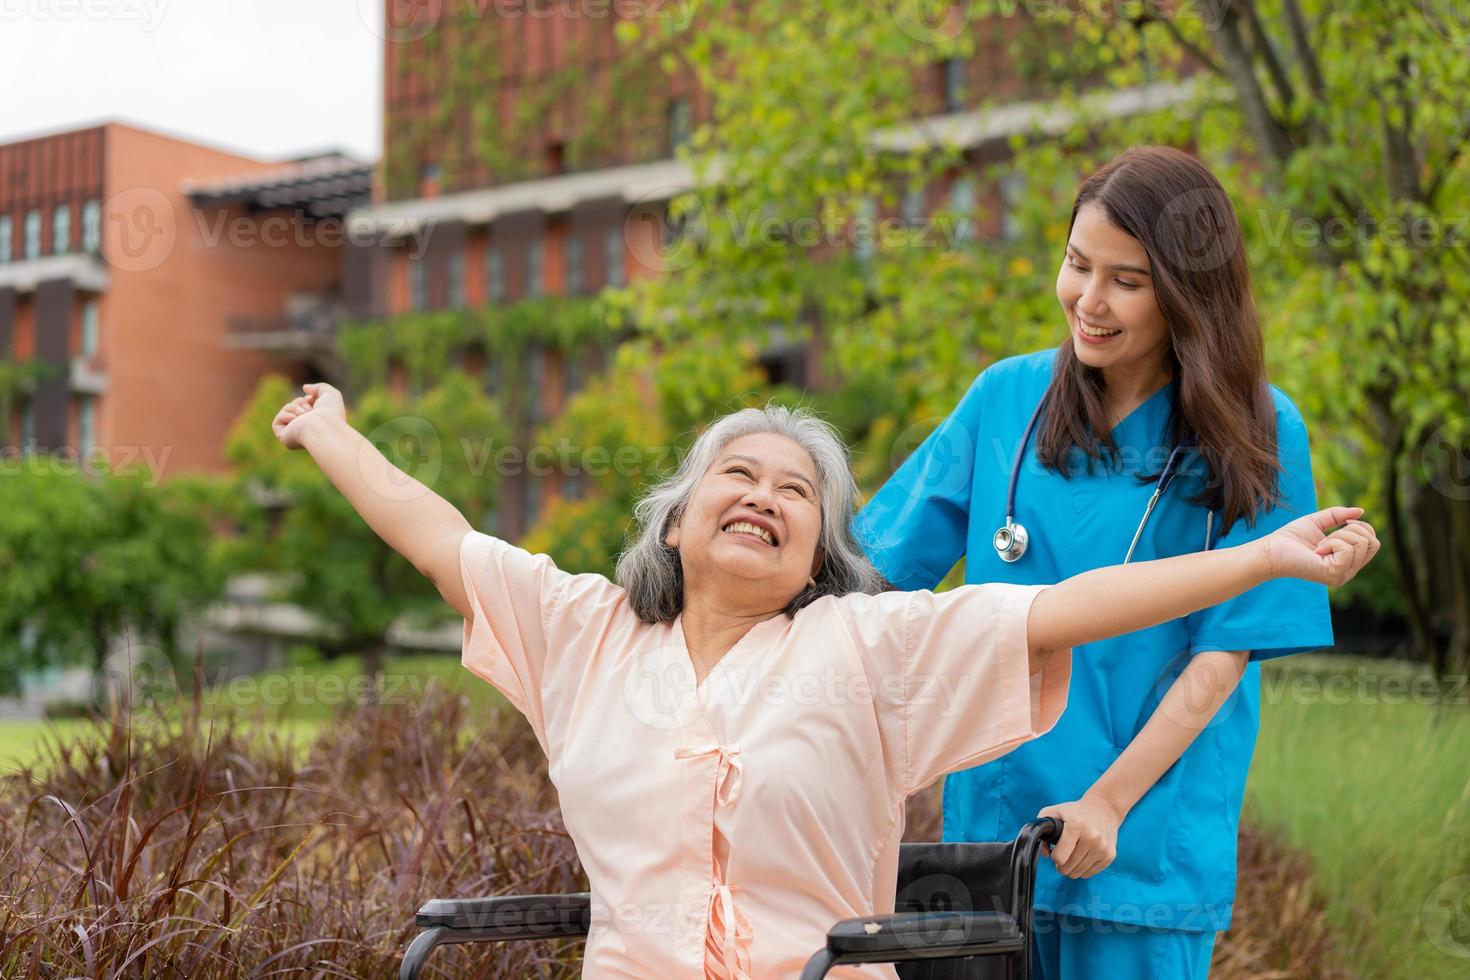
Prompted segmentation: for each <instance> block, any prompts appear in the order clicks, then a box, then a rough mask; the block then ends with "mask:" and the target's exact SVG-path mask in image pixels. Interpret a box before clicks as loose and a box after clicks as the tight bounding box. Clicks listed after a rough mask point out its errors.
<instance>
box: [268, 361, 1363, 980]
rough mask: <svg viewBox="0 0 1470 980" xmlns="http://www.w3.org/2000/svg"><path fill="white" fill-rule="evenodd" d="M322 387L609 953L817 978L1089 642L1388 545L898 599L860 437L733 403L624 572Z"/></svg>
mask: <svg viewBox="0 0 1470 980" xmlns="http://www.w3.org/2000/svg"><path fill="white" fill-rule="evenodd" d="M304 390H305V392H306V394H305V395H304V396H303V397H300V398H296V399H293V400H292V401H291V402H289V403H288V404H287V405H285V406H284V407H283V408H282V409H281V411H280V413H279V414H278V415H277V416H276V418H275V420H274V422H273V429H274V430H275V432H276V434H277V436H278V438H279V439H280V440H281V442H282V443H284V444H285V445H286V446H287V447H288V448H292V449H295V448H305V449H306V450H307V451H308V452H309V453H310V454H311V455H312V457H313V458H314V459H315V460H316V462H317V463H318V465H320V466H321V468H322V470H323V471H324V472H325V473H326V475H327V477H328V478H329V479H330V480H331V481H332V482H333V484H335V485H336V487H337V488H338V489H339V490H340V491H341V492H342V493H343V494H344V495H345V496H346V498H347V499H348V501H349V502H351V504H352V505H353V507H355V508H356V509H357V511H358V513H360V514H361V515H362V516H363V519H364V520H366V521H367V523H368V524H369V525H370V526H371V527H372V528H373V530H374V531H376V532H377V533H378V534H379V535H380V536H381V537H382V538H383V540H384V541H386V542H387V543H388V544H389V545H390V546H391V547H393V548H394V549H395V550H396V551H398V552H399V553H400V554H402V555H403V556H404V557H406V558H407V559H408V560H409V561H411V562H413V564H414V566H415V567H416V568H418V569H419V571H421V572H422V573H423V574H424V575H426V576H428V577H429V579H430V580H431V581H433V583H434V584H435V586H436V587H437V588H438V589H439V591H440V593H441V594H442V595H443V596H444V598H445V600H446V601H448V602H449V604H450V605H452V606H453V607H454V608H455V609H457V610H458V611H459V612H460V613H461V614H462V615H463V616H464V618H465V624H464V665H465V666H466V667H468V668H469V669H470V670H471V671H473V672H474V673H475V674H477V675H479V676H480V677H483V678H484V679H485V680H487V681H489V682H490V683H491V684H493V685H495V686H496V687H497V688H499V689H500V690H501V691H502V692H503V693H504V694H505V696H506V697H507V698H508V699H509V700H510V702H511V703H512V704H514V705H515V706H516V708H517V709H519V710H520V711H521V712H522V713H524V714H525V716H526V718H527V720H528V721H529V722H530V724H531V727H532V729H533V730H534V731H535V733H536V737H537V739H538V740H539V741H540V743H541V746H542V748H543V749H544V750H545V752H546V756H547V759H548V762H549V772H550V776H551V780H552V782H553V783H555V785H556V787H557V790H558V792H559V793H560V796H561V807H562V815H563V818H564V819H565V821H566V826H567V829H568V831H569V832H570V833H571V836H572V839H573V841H574V842H575V844H576V847H577V853H578V856H579V857H580V858H581V860H582V864H583V866H584V867H585V868H586V871H587V877H588V880H589V882H590V884H591V890H592V914H593V922H592V929H591V932H590V934H589V936H588V941H587V948H586V957H585V966H584V975H585V976H591V977H599V978H612V977H625V978H638V980H647V978H656V977H715V978H724V977H730V978H753V977H762V978H763V977H786V976H794V975H796V974H797V973H799V972H800V969H801V965H802V963H803V962H804V961H805V960H806V959H807V957H808V956H810V955H811V954H812V953H813V952H815V951H816V950H817V949H819V948H820V947H821V946H822V944H823V942H824V938H825V935H826V930H827V929H828V927H829V926H830V925H831V924H832V923H834V922H836V921H837V920H838V919H843V918H849V917H853V916H861V915H872V914H877V913H884V912H891V911H892V910H893V906H894V889H895V878H896V874H897V862H898V845H899V840H900V838H901V837H902V834H903V817H904V801H905V800H906V799H907V798H908V797H909V796H910V795H912V794H913V793H916V792H918V791H919V790H921V789H923V788H924V787H925V786H927V785H929V784H930V783H932V782H933V781H934V780H936V779H938V778H939V777H940V776H941V775H943V774H944V773H946V772H950V771H952V770H956V769H962V768H966V767H969V766H974V765H976V764H978V763H981V762H984V761H986V760H989V759H994V758H996V757H997V756H999V755H1001V754H1003V753H1005V752H1007V751H1009V750H1010V749H1012V748H1014V747H1015V746H1017V745H1019V744H1021V743H1022V742H1025V741H1027V740H1028V739H1032V738H1035V737H1037V736H1038V735H1041V734H1042V733H1044V732H1046V731H1047V730H1048V729H1050V728H1051V727H1052V725H1054V724H1055V722H1056V720H1057V717H1058V715H1059V714H1060V712H1061V711H1062V709H1063V707H1064V706H1065V704H1066V700H1067V684H1068V679H1069V677H1070V673H1071V648H1072V647H1073V646H1075V645H1080V644H1083V643H1088V642H1092V641H1095V640H1099V639H1102V638H1103V637H1108V636H1114V635H1117V634H1120V633H1126V632H1130V631H1132V630H1137V629H1141V628H1143V627H1146V626H1149V625H1152V624H1154V623H1159V622H1162V621H1166V620H1169V619H1173V618H1175V617H1178V616H1183V615H1186V614H1188V613H1189V612H1191V611H1193V610H1196V609H1200V608H1202V607H1205V606H1209V605H1213V604H1214V603H1217V602H1220V601H1222V600H1224V599H1227V598H1229V597H1231V596H1234V595H1237V594H1239V593H1241V592H1244V591H1245V590H1247V589H1249V588H1251V587H1253V586H1255V585H1258V584H1259V583H1261V582H1263V581H1265V580H1266V579H1269V578H1275V577H1284V576H1291V577H1299V578H1305V579H1310V580H1313V581H1317V582H1323V583H1327V584H1339V583H1342V582H1344V581H1346V580H1347V579H1349V578H1351V577H1352V576H1353V575H1354V574H1356V572H1357V571H1358V569H1359V568H1361V567H1362V565H1363V564H1364V563H1365V562H1366V561H1367V560H1368V559H1369V558H1371V557H1372V555H1373V554H1374V552H1375V551H1376V550H1377V548H1378V541H1377V539H1376V537H1375V536H1374V534H1373V530H1372V528H1371V527H1369V526H1368V525H1367V524H1365V523H1362V522H1359V521H1356V520H1354V518H1356V517H1358V516H1359V514H1361V511H1359V510H1358V509H1356V508H1345V507H1339V508H1334V509H1332V510H1329V511H1322V512H1319V513H1317V514H1313V515H1311V516H1308V517H1304V518H1301V519H1299V520H1297V521H1295V522H1293V523H1292V524H1289V525H1287V526H1286V527H1283V528H1282V529H1281V530H1279V531H1277V532H1276V533H1274V534H1271V535H1269V536H1267V537H1264V538H1261V539H1258V540H1257V541H1253V542H1251V543H1250V544H1248V545H1243V546H1240V547H1236V548H1222V549H1219V550H1217V551H1213V552H1208V553H1200V554H1191V555H1185V556H1182V557H1178V558H1169V559H1163V560H1158V561H1152V562H1140V563H1137V564H1134V565H1129V566H1126V567H1113V568H1102V569H1096V570H1093V571H1089V572H1087V573H1085V574H1082V575H1078V576H1076V577H1075V578H1072V579H1068V580H1067V581H1065V582H1062V583H1061V584H1059V585H1055V586H1050V587H1047V586H1040V585H1026V586H1021V585H969V586H965V587H962V588H958V589H955V590H953V591H950V592H946V593H943V594H935V593H933V592H930V591H915V592H887V593H882V594H876V595H875V594H871V593H874V592H875V591H876V590H877V589H878V588H879V584H880V579H879V577H878V575H877V574H876V572H875V571H874V569H873V567H872V566H871V565H869V564H868V562H867V561H866V560H865V559H864V557H863V555H862V552H861V551H860V550H859V548H858V546H857V543H856V541H855V540H854V538H853V537H852V533H851V531H850V529H849V525H850V523H851V518H852V515H853V508H854V505H855V503H856V500H857V492H856V487H855V485H854V481H853V476H852V472H851V469H850V466H849V462H848V457H847V452H846V450H845V448H844V447H843V445H842V443H841V441H840V440H839V439H838V438H837V436H836V435H835V433H834V432H833V431H832V430H831V428H830V427H828V426H827V425H826V424H825V423H824V422H821V421H819V420H817V419H815V418H813V417H811V416H808V415H806V414H804V413H802V412H799V411H789V410H787V409H783V408H777V407H768V408H766V409H763V410H760V409H746V410H744V411H741V412H737V413H735V414H733V415H729V416H726V417H724V418H722V419H720V420H718V421H717V422H715V423H714V424H713V425H711V426H710V427H709V428H708V429H707V430H706V431H705V432H704V433H703V434H702V435H701V436H700V437H699V438H698V440H697V441H696V442H695V443H694V446H693V448H692V450H691V452H690V453H689V455H688V456H687V457H685V458H684V460H683V461H682V462H681V463H680V465H679V467H678V469H677V471H676V472H675V473H674V474H673V475H672V476H671V477H669V478H668V479H667V480H665V481H663V482H662V483H660V484H659V485H658V486H657V487H655V488H654V489H653V490H652V491H651V492H650V493H649V494H648V496H647V497H645V498H644V499H643V500H642V501H641V502H640V503H639V505H638V507H637V509H636V517H637V523H638V528H637V532H636V538H635V539H634V541H633V543H632V546H631V547H630V548H629V549H628V551H627V552H626V553H625V554H624V555H623V556H622V559H621V561H620V562H619V564H618V573H617V578H618V582H617V584H614V583H613V582H610V581H608V580H607V579H606V578H604V577H602V576H600V575H588V574H583V575H573V574H569V573H567V572H563V571H561V570H560V569H558V568H557V567H556V565H555V564H554V563H553V562H552V561H551V559H550V558H548V557H546V556H545V555H533V554H529V553H528V552H526V551H523V550H521V549H520V548H517V547H515V546H513V545H511V544H508V543H506V542H504V541H500V540H497V539H496V538H493V537H491V536H489V535H486V534H482V533H480V532H478V531H475V530H474V529H473V528H471V527H470V525H469V523H468V522H467V521H466V520H465V519H464V517H463V516H461V515H460V514H459V512H457V511H456V510H455V509H454V508H453V507H452V506H450V505H449V504H448V503H446V502H445V501H444V500H443V499H441V498H440V497H438V496H437V495H435V494H434V493H433V492H432V491H430V490H429V489H428V488H426V487H423V486H422V485H420V484H417V483H416V482H415V481H413V480H412V479H411V478H409V477H408V476H407V475H406V474H404V473H402V472H401V471H400V470H398V469H397V468H396V467H394V466H393V465H392V464H391V463H389V462H388V460H386V459H385V458H384V457H383V456H382V455H381V454H380V453H379V452H378V451H377V449H376V448H374V447H373V445H372V444H371V443H370V442H368V441H367V440H366V439H365V438H364V437H363V436H361V435H360V434H359V433H357V432H356V431H354V430H353V429H352V428H351V427H350V426H349V425H348V423H347V418H346V413H345V410H344V406H343V402H342V397H341V395H340V394H339V393H338V392H337V391H336V390H335V389H333V388H332V387H330V386H328V385H325V384H308V385H306V386H305V387H304ZM1342 524H1346V526H1345V527H1342V528H1341V529H1340V530H1337V531H1336V532H1335V533H1332V534H1330V535H1329V534H1328V533H1327V532H1328V531H1329V530H1331V529H1332V528H1334V527H1337V526H1338V525H1342ZM833 976H846V977H851V978H855V977H889V978H892V977H895V976H896V973H895V971H894V970H893V968H892V967H891V966H886V965H881V966H867V967H862V968H841V969H839V970H838V971H835V972H834V973H833Z"/></svg>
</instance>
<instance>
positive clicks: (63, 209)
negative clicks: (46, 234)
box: [51, 204, 71, 255]
mask: <svg viewBox="0 0 1470 980" xmlns="http://www.w3.org/2000/svg"><path fill="white" fill-rule="evenodd" d="M70 251H71V205H70V204H58V205H56V210H55V211H52V212H51V254H52V255H65V254H66V253H67V252H70Z"/></svg>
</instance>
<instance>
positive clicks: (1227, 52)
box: [1204, 0, 1294, 171]
mask: <svg viewBox="0 0 1470 980" xmlns="http://www.w3.org/2000/svg"><path fill="white" fill-rule="evenodd" d="M1204 3H1205V6H1206V8H1207V9H1208V10H1209V12H1210V13H1211V14H1213V15H1215V18H1216V20H1217V22H1218V23H1219V25H1220V26H1219V29H1218V30H1217V31H1216V36H1217V38H1218V40H1217V41H1216V43H1217V44H1218V45H1219V48H1220V54H1221V60H1222V61H1223V63H1224V74H1225V77H1226V78H1228V79H1229V80H1230V84H1231V86H1232V87H1234V89H1235V95H1236V98H1237V99H1238V100H1239V101H1240V107H1241V112H1242V113H1244V115H1245V119H1246V124H1247V125H1249V126H1250V128H1251V130H1252V132H1253V133H1254V135H1255V138H1256V141H1257V142H1258V143H1259V144H1260V146H1261V149H1262V150H1263V151H1264V155H1265V156H1266V158H1267V160H1268V161H1269V162H1270V163H1271V164H1273V165H1274V167H1275V169H1276V170H1278V171H1280V170H1283V169H1285V167H1286V164H1287V162H1288V161H1289V160H1290V159H1291V156H1292V153H1293V152H1294V147H1293V146H1292V142H1291V137H1290V136H1289V135H1288V134H1287V132H1286V128H1285V127H1284V126H1282V125H1281V122H1280V120H1278V119H1277V118H1276V117H1275V116H1273V115H1272V114H1271V109H1270V107H1269V106H1268V105H1267V104H1266V95H1265V93H1264V92H1263V91H1262V90H1261V84H1260V82H1259V80H1257V78H1256V73H1255V68H1254V66H1253V65H1252V64H1251V56H1250V52H1249V51H1248V50H1247V48H1246V44H1245V39H1244V38H1243V37H1242V36H1241V32H1240V14H1239V13H1238V12H1237V11H1236V10H1235V9H1234V6H1233V5H1232V4H1231V3H1229V0H1204Z"/></svg>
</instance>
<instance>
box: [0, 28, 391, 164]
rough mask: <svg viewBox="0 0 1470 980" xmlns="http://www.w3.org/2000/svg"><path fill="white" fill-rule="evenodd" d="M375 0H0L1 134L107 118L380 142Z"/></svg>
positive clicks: (233, 144) (376, 146)
mask: <svg viewBox="0 0 1470 980" xmlns="http://www.w3.org/2000/svg"><path fill="white" fill-rule="evenodd" d="M382 9H383V0H0V93H3V94H0V142H8V141H10V140H13V139H16V138H19V137H25V136H32V135H39V134H41V133H49V132H57V131H64V130H68V129H75V128H80V127H82V126H86V125H92V124H95V123H98V122H102V121H104V120H109V119H116V120H119V121H123V122H130V123H133V124H134V125H138V126H141V127H143V128H148V129H156V130H159V131H161V132H164V133H167V134H169V135H172V136H178V137H181V138H184V139H188V140H192V141H194V142H198V143H203V144H205V145H208V146H214V147H218V148H221V149H225V150H229V151H232V152H235V153H240V154H244V155H246V156H251V157H257V158H260V159H264V160H281V159H287V158H290V157H295V156H301V155H304V154H307V153H313V152H319V151H323V150H332V149H336V150H341V151H343V152H346V153H350V154H352V155H353V156H356V157H360V158H362V159H367V160H376V159H377V158H378V156H379V155H380V154H381V143H382V120H381V116H382V91H383V82H382V78H383V66H382V60H383V56H382V48H383V41H382V38H381V27H380V25H381V24H382V16H383V14H382Z"/></svg>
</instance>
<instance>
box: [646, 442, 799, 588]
mask: <svg viewBox="0 0 1470 980" xmlns="http://www.w3.org/2000/svg"><path fill="white" fill-rule="evenodd" d="M821 529H822V511H821V504H820V502H819V498H818V496H817V468H816V465H815V464H814V463H812V459H811V457H810V456H808V455H807V453H806V450H804V449H802V448H801V447H800V446H798V445H797V444H796V443H794V442H792V441H791V440H790V439H787V438H786V437H785V436H778V435H774V434H771V433H758V434H755V435H749V436H741V437H740V438H739V439H732V440H731V441H730V442H728V443H727V444H726V445H725V447H724V448H723V449H722V450H720V453H719V455H717V456H716V457H715V462H714V465H712V466H711V467H710V468H709V469H708V470H707V471H706V472H705V474H704V477H703V478H702V479H701V480H700V481H699V485H698V486H697V487H695V490H694V496H693V498H692V499H691V500H690V501H689V506H688V508H687V509H686V510H685V513H684V516H683V518H682V520H681V521H680V522H679V525H678V526H677V527H674V528H672V529H670V531H669V534H668V537H667V538H666V540H667V542H668V543H669V545H670V546H672V547H677V548H678V549H679V554H680V557H681V560H682V562H683V567H684V576H685V581H686V582H688V583H689V584H690V586H691V587H697V586H698V585H700V584H701V583H704V582H716V581H724V582H730V581H731V580H740V581H739V583H738V584H739V587H740V589H741V592H742V598H745V597H748V598H750V599H752V600H759V601H761V602H764V603H766V604H768V605H771V606H784V605H785V604H786V603H787V602H790V601H791V599H793V598H794V597H795V596H796V595H797V594H798V593H799V592H801V590H802V589H804V588H806V584H807V578H808V577H810V576H811V575H812V574H813V573H814V571H815V570H816V567H817V559H818V551H817V547H818V538H819V536H820V533H821Z"/></svg>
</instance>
